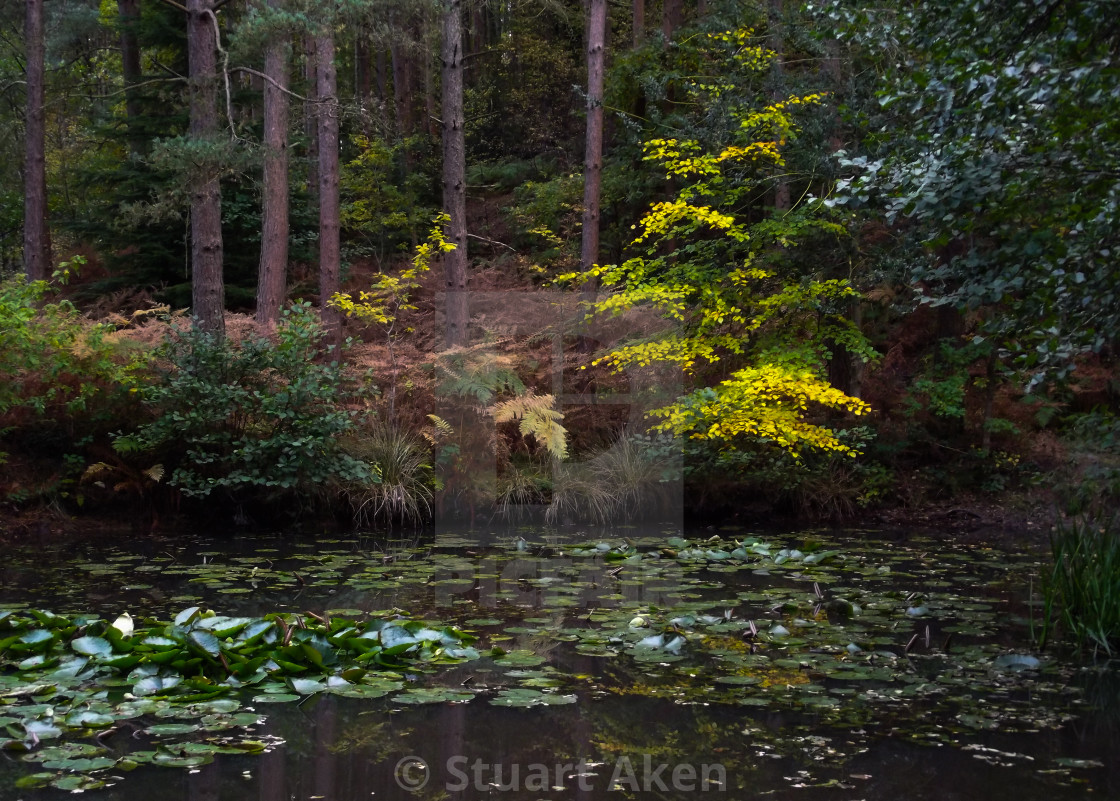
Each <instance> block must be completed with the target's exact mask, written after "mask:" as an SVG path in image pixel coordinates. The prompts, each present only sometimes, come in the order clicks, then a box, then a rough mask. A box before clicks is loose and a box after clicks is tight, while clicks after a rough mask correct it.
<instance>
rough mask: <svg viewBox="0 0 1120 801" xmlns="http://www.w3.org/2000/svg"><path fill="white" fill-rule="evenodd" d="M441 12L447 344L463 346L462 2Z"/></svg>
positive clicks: (450, 0) (466, 312) (466, 314)
mask: <svg viewBox="0 0 1120 801" xmlns="http://www.w3.org/2000/svg"><path fill="white" fill-rule="evenodd" d="M446 2H447V5H446V7H445V8H444V14H443V48H442V56H441V61H442V63H443V82H442V83H443V97H442V109H441V111H442V114H443V210H444V212H445V213H446V214H447V215H448V216H449V217H450V220H449V221H448V223H447V233H446V238H447V241H448V242H450V243H451V244H453V245H455V249H454V250H453V251H451V252H450V253H447V254H446V255H445V256H444V262H443V266H444V274H445V278H446V281H447V345H448V347H453V346H455V345H465V344H467V341H468V331H467V326H468V323H469V321H470V309H469V308H468V302H467V154H466V145H465V142H464V139H463V16H462V14H463V4H462V0H446Z"/></svg>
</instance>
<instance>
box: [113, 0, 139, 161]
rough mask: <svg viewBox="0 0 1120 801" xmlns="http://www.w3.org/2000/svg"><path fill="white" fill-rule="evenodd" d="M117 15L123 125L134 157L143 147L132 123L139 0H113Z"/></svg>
mask: <svg viewBox="0 0 1120 801" xmlns="http://www.w3.org/2000/svg"><path fill="white" fill-rule="evenodd" d="M117 15H118V16H119V17H120V26H121V76H122V77H123V78H124V86H125V92H124V113H125V127H126V129H127V131H128V149H129V152H131V153H132V155H134V156H136V155H139V154H140V153H141V151H142V150H143V147H144V145H143V139H142V138H141V137H140V136H139V134H138V132H137V130H136V125H137V120H138V119H139V118H140V115H141V113H142V111H141V108H140V98H139V96H138V95H137V93H136V90H135V89H133V88H132V87H134V86H136V84H138V83H140V80H141V78H142V72H141V68H140V42H139V40H138V39H137V37H136V25H137V24H138V23H139V22H140V0H117Z"/></svg>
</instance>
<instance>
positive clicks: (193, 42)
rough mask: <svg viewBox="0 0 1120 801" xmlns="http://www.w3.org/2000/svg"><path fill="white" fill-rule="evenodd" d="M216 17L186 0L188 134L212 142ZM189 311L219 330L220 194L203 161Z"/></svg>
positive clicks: (194, 203)
mask: <svg viewBox="0 0 1120 801" xmlns="http://www.w3.org/2000/svg"><path fill="white" fill-rule="evenodd" d="M217 46H218V39H217V22H216V18H215V16H214V11H213V7H212V5H211V3H210V2H209V0H187V58H188V63H189V65H190V118H191V122H190V134H191V137H192V138H193V139H194V140H195V141H199V142H207V141H209V142H214V141H215V140H216V138H217V136H216V134H217V132H218V83H217V54H216V51H217ZM190 193H191V313H192V314H193V315H194V317H195V318H196V319H197V321H198V325H199V327H200V328H202V330H204V331H209V332H211V333H214V334H217V335H218V336H223V335H224V334H225V320H224V318H223V316H222V312H223V309H224V307H225V286H224V285H223V283H222V195H221V188H220V186H219V183H218V176H217V175H215V174H214V170H213V168H212V167H210V166H207V165H204V166H203V167H201V168H198V169H197V170H196V174H195V175H194V176H193V177H192V178H191V187H190Z"/></svg>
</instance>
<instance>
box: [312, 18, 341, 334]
mask: <svg viewBox="0 0 1120 801" xmlns="http://www.w3.org/2000/svg"><path fill="white" fill-rule="evenodd" d="M315 61H316V73H317V74H318V92H317V93H316V94H317V96H318V100H319V307H320V312H319V313H320V315H321V317H322V320H323V330H324V332H325V333H326V337H325V341H326V344H328V345H335V346H338V345H339V344H341V343H342V316H341V313H340V312H339V310H338V309H336V308H334V307H333V306H331V305H330V304H329V301H330V299H331V296H333V295H334V294H335V293H336V292H338V291H339V289H340V286H339V266H340V261H341V259H340V256H341V254H340V248H339V190H338V96H337V94H338V78H337V73H336V67H335V63H334V35H333V34H332V33H330V32H329V31H327V32H323V33H320V34H319V35H318V36H316V37H315Z"/></svg>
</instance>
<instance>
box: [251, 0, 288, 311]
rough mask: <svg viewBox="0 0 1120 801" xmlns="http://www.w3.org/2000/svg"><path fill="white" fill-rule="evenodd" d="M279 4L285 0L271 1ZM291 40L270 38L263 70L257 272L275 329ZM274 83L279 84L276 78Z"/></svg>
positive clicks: (284, 263)
mask: <svg viewBox="0 0 1120 801" xmlns="http://www.w3.org/2000/svg"><path fill="white" fill-rule="evenodd" d="M268 6H269V8H271V9H279V8H280V7H281V0H268ZM288 56H289V45H288V42H287V41H285V40H282V39H280V38H276V39H273V40H270V41H269V43H268V45H267V47H266V48H265V54H264V73H265V75H267V76H268V77H269V78H270V79H271V80H268V81H265V85H264V190H263V194H264V197H263V200H262V208H261V263H260V268H259V270H258V273H257V322H258V323H260V324H261V325H262V326H264V327H265V328H266V329H269V330H271V329H272V328H274V327H275V325H276V323H277V321H278V320H279V319H280V307H281V306H282V305H283V304H284V296H285V294H286V293H287V273H288V95H287V94H286V93H285V92H284V91H283V90H284V89H286V88H287V87H288ZM274 82H275V83H274Z"/></svg>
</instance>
